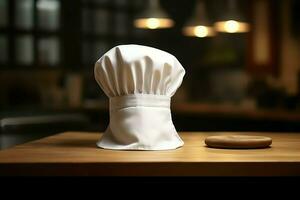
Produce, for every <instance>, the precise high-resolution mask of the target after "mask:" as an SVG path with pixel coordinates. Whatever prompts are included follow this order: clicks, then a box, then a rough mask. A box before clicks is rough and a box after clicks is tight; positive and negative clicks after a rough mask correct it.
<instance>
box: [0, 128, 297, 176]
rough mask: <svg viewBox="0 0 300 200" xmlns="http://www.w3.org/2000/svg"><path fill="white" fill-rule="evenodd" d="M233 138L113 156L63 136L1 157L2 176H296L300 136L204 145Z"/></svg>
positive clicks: (89, 139) (191, 136) (88, 139)
mask: <svg viewBox="0 0 300 200" xmlns="http://www.w3.org/2000/svg"><path fill="white" fill-rule="evenodd" d="M232 134H233V133H230V132H227V133H216V132H206V133H204V132H185V133H181V134H180V136H181V137H182V139H183V140H184V142H185V145H184V146H183V147H182V148H179V149H176V150H170V151H113V150H104V149H100V148H97V147H96V141H97V140H98V139H99V138H100V135H101V134H100V133H88V132H65V133H61V134H58V135H54V136H51V137H47V138H44V139H41V140H37V141H34V142H30V143H27V144H23V145H19V146H16V147H14V148H11V149H6V150H2V151H0V175H118V176H120V175H143V176H145V175H146V176H147V175H163V176H164V175H165V176H195V175H198V176H288V175H290V176H293V175H300V134H297V133H294V134H290V133H249V132H247V133H238V134H246V135H264V136H267V137H271V138H272V139H273V143H272V147H271V148H267V149H250V150H233V149H213V148H208V147H206V145H205V143H204V139H205V138H206V137H208V136H211V135H232ZM234 134H236V133H234Z"/></svg>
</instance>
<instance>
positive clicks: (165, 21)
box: [134, 0, 174, 29]
mask: <svg viewBox="0 0 300 200" xmlns="http://www.w3.org/2000/svg"><path fill="white" fill-rule="evenodd" d="M173 25H174V21H173V20H172V19H171V18H169V16H168V15H167V14H166V13H165V12H164V11H163V10H162V8H161V7H160V5H159V1H158V0H149V7H148V8H147V9H146V10H145V11H144V12H143V13H141V14H140V15H139V16H138V17H137V18H136V19H135V20H134V26H135V27H136V28H144V29H159V28H170V27H172V26H173Z"/></svg>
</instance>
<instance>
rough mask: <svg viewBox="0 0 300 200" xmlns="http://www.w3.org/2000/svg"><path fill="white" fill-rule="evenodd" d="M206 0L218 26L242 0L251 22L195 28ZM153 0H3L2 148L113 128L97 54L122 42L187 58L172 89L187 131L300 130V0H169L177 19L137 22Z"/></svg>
mask: <svg viewBox="0 0 300 200" xmlns="http://www.w3.org/2000/svg"><path fill="white" fill-rule="evenodd" d="M199 2H201V3H202V4H201V5H204V6H202V9H203V10H205V13H206V17H207V19H208V22H209V23H210V24H212V26H213V24H214V23H215V22H217V21H219V20H220V19H222V17H223V16H224V14H227V13H229V11H228V10H229V9H230V8H232V7H230V5H231V6H232V5H234V6H233V8H234V9H235V11H236V12H237V13H239V16H238V17H240V18H241V19H243V20H244V21H245V22H246V23H247V24H248V26H249V27H250V29H249V30H247V31H244V32H238V31H237V30H234V28H236V27H231V28H233V29H232V30H227V31H216V33H215V34H214V35H209V34H207V32H205V31H204V32H201V31H200V32H199V33H198V32H196V31H195V35H193V36H191V35H189V36H188V35H185V34H184V32H183V28H184V27H185V26H186V24H187V22H188V21H189V20H190V19H191V18H193V16H194V13H195V12H196V10H197V9H196V8H198V7H197V5H200V4H199ZM148 3H149V2H148V1H145V0H73V1H63V0H0V91H1V92H0V125H1V127H0V128H1V130H0V149H4V148H9V147H13V146H14V145H17V144H21V143H25V142H28V141H31V140H34V139H38V138H42V137H45V136H50V135H54V134H56V133H59V132H62V131H70V130H75V131H96V132H103V131H104V130H105V128H106V127H107V124H108V122H109V110H108V98H107V97H106V95H105V94H104V93H103V91H102V90H101V89H100V87H99V86H98V85H97V83H96V81H95V78H94V71H93V70H94V64H95V62H96V61H97V60H98V59H99V58H100V57H101V56H102V55H103V54H104V53H105V52H107V51H108V50H109V49H111V48H112V47H114V46H116V45H120V44H141V45H146V46H151V47H155V48H158V49H162V50H165V51H167V52H169V53H171V54H173V55H175V56H176V57H177V58H178V60H179V61H180V62H181V64H182V65H183V67H184V68H185V70H186V75H185V77H184V81H183V84H182V86H181V87H180V88H179V90H178V91H177V92H176V94H175V96H174V97H173V98H172V118H173V122H174V124H175V127H176V129H177V130H178V131H209V132H210V131H211V132H214V131H233V132H238V131H259V132H270V131H272V132H300V99H299V98H300V96H299V94H300V91H299V86H300V73H299V69H300V59H299V57H300V23H299V19H300V16H299V10H300V1H297V0H285V1H279V0H243V1H242V0H236V1H232V0H209V1H208V0H203V1H196V0H185V1H172V0H161V1H160V6H161V8H162V9H163V10H164V11H165V12H166V13H168V15H169V17H170V18H171V19H172V20H173V21H174V25H173V26H172V27H170V28H164V29H156V27H151V26H149V28H138V27H135V25H134V20H135V18H136V17H137V16H138V14H139V13H140V12H141V11H142V10H145V9H146V8H147V6H149V4H148ZM152 25H153V24H152ZM233 25H236V24H233ZM154 26H155V24H154ZM225 28H226V27H225ZM227 28H228V27H227ZM229 28H230V27H229ZM205 30H207V29H205ZM206 34H207V35H206Z"/></svg>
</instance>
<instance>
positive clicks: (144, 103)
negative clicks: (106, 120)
mask: <svg viewBox="0 0 300 200" xmlns="http://www.w3.org/2000/svg"><path fill="white" fill-rule="evenodd" d="M170 100H171V98H170V97H168V96H163V95H153V94H133V95H127V96H116V97H111V98H110V99H109V106H110V111H114V110H118V109H123V108H128V107H160V108H170Z"/></svg>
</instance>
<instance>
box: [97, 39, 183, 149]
mask: <svg viewBox="0 0 300 200" xmlns="http://www.w3.org/2000/svg"><path fill="white" fill-rule="evenodd" d="M94 73H95V79H96V81H97V82H98V84H99V85H100V87H101V88H102V90H103V91H104V92H105V94H106V95H107V96H108V97H109V107H110V108H109V109H110V122H109V126H108V128H107V129H106V131H105V133H104V135H103V137H102V138H101V139H100V140H99V141H98V142H97V145H98V146H99V147H101V148H105V149H120V150H121V149H124V150H167V149H176V148H178V147H180V146H182V145H183V141H182V140H181V139H180V137H179V136H178V134H177V131H176V129H175V127H174V125H173V122H172V117H171V110H170V100H171V97H172V96H173V95H174V93H175V92H176V90H177V88H178V87H179V86H180V85H181V82H182V79H183V76H184V74H185V70H184V68H183V67H182V65H181V64H180V63H179V61H178V60H177V59H176V58H175V57H174V56H173V55H171V54H169V53H167V52H165V51H162V50H159V49H155V48H152V47H147V46H141V45H120V46H116V47H114V48H112V49H111V50H109V51H108V52H107V53H105V54H104V55H103V56H102V57H101V58H100V59H99V60H98V61H97V62H96V64H95V68H94Z"/></svg>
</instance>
